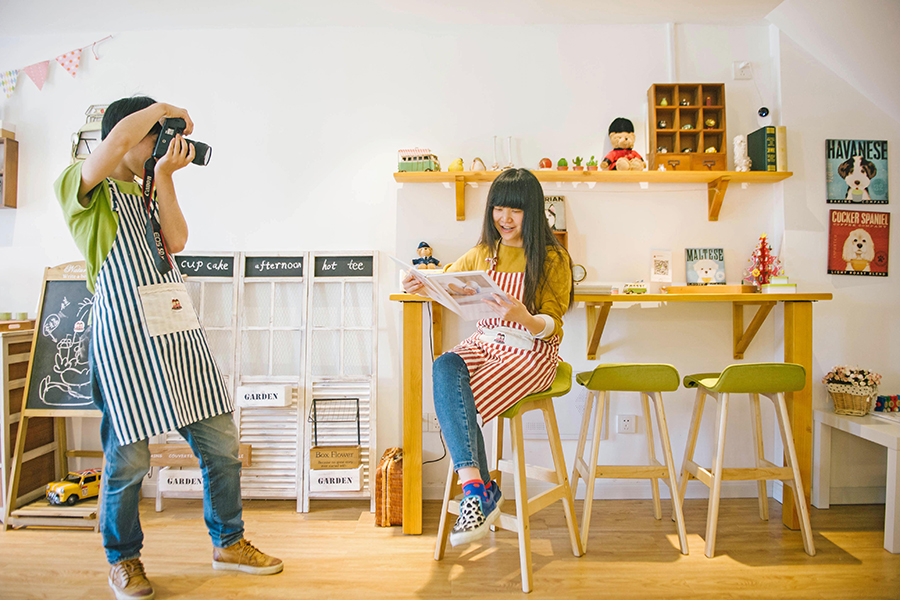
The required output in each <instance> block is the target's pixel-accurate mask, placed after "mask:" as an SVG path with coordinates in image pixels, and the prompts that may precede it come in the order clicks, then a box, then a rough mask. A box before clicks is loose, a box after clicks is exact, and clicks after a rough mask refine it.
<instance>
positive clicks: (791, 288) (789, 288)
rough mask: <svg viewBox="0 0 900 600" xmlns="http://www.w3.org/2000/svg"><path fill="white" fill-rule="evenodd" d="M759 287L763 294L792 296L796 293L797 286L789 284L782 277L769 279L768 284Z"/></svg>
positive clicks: (784, 277) (786, 279)
mask: <svg viewBox="0 0 900 600" xmlns="http://www.w3.org/2000/svg"><path fill="white" fill-rule="evenodd" d="M760 287H761V288H762V290H760V291H762V293H763V294H794V293H796V292H797V284H796V283H790V282H789V281H788V278H787V277H786V276H784V275H781V276H779V277H770V278H769V283H764V284H762V285H761V286H760Z"/></svg>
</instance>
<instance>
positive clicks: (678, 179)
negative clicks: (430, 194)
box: [394, 171, 793, 221]
mask: <svg viewBox="0 0 900 600" xmlns="http://www.w3.org/2000/svg"><path fill="white" fill-rule="evenodd" d="M502 172H503V171H425V172H412V173H394V180H395V181H397V182H398V183H442V184H444V186H445V187H447V188H450V187H451V186H453V187H454V189H455V190H456V220H457V221H465V220H466V187H478V186H479V185H481V184H484V185H490V184H491V182H492V181H494V179H496V177H497V176H498V175H500V173H502ZM533 173H534V175H535V176H536V177H537V178H538V181H542V182H556V183H558V184H564V183H570V184H572V185H573V186H574V187H577V186H579V185H581V184H586V185H587V186H588V187H589V188H592V189H593V187H594V186H595V185H596V184H597V183H637V184H650V183H694V184H697V183H705V184H706V186H707V195H708V206H709V220H710V221H718V220H719V211H720V210H721V209H722V202H723V201H724V199H725V191H726V190H727V189H728V185H729V184H730V183H776V182H778V181H783V180H784V179H787V178H788V177H790V176H791V175H793V173H791V172H790V171H778V172H767V171H744V172H740V171H533Z"/></svg>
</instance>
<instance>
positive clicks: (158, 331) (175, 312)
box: [138, 283, 200, 337]
mask: <svg viewBox="0 0 900 600" xmlns="http://www.w3.org/2000/svg"><path fill="white" fill-rule="evenodd" d="M138 293H139V294H140V295H141V305H142V306H143V308H144V326H145V327H146V328H147V333H149V334H150V337H157V336H160V335H166V334H168V333H177V332H179V331H190V330H192V329H200V321H199V320H198V319H197V313H195V312H194V305H193V304H191V297H190V296H189V295H188V291H187V288H186V287H184V284H183V283H157V284H156V285H145V286H141V287H139V288H138Z"/></svg>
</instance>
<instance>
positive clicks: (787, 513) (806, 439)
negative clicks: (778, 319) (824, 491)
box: [781, 302, 813, 529]
mask: <svg viewBox="0 0 900 600" xmlns="http://www.w3.org/2000/svg"><path fill="white" fill-rule="evenodd" d="M784 362H790V363H796V364H798V365H802V366H803V368H805V369H806V386H805V387H804V388H803V389H802V390H801V391H799V392H791V393H788V394H785V400H786V402H787V409H788V414H789V415H790V419H791V430H792V431H793V433H794V446H795V448H796V450H797V464H798V466H799V468H800V477H801V478H802V479H803V493H804V495H805V498H804V499H803V501H804V502H806V503H807V506H809V497H810V493H809V492H810V485H811V483H812V478H811V475H812V421H813V410H812V395H813V392H812V388H813V383H812V372H813V352H812V302H785V303H784ZM794 501H795V498H794V494H793V492H792V491H791V489H790V488H788V487H787V486H785V487H784V501H783V503H782V515H781V520H782V522H783V523H784V525H785V526H786V527H788V528H790V529H799V528H800V520H799V519H798V517H797V511H796V510H795V508H794Z"/></svg>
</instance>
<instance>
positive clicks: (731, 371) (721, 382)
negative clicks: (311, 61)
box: [684, 363, 806, 394]
mask: <svg viewBox="0 0 900 600" xmlns="http://www.w3.org/2000/svg"><path fill="white" fill-rule="evenodd" d="M701 386H702V387H704V388H706V389H708V390H709V391H711V392H715V393H717V394H777V393H779V392H781V393H784V392H799V391H800V390H802V389H803V388H804V386H806V369H804V368H803V367H802V366H801V365H795V364H793V363H749V364H745V365H731V366H729V367H727V368H726V369H725V370H724V371H722V372H721V373H696V374H694V375H686V376H685V378H684V387H686V388H697V387H701Z"/></svg>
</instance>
